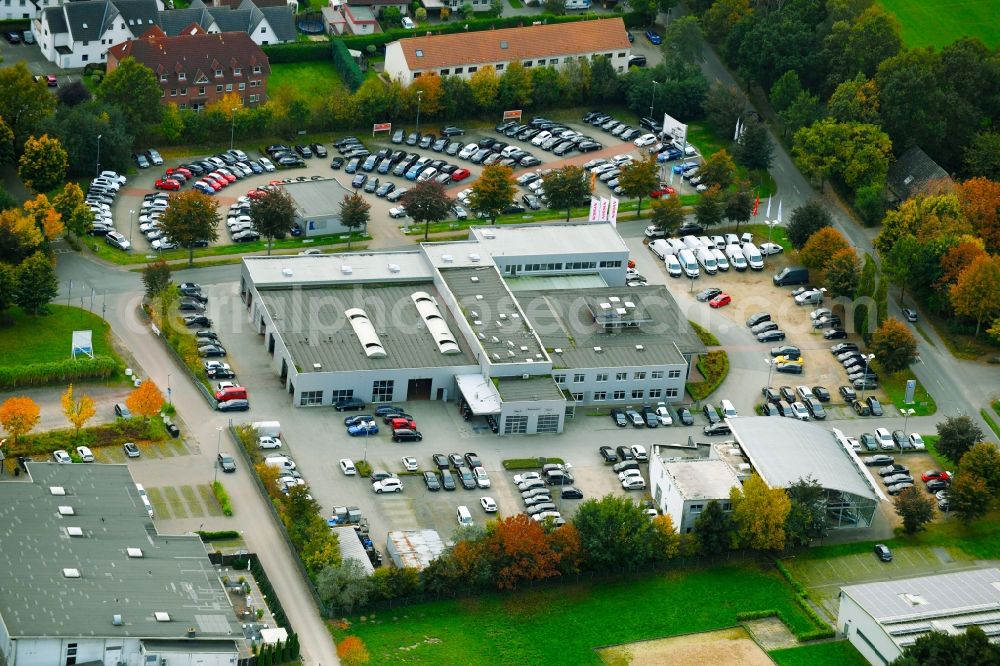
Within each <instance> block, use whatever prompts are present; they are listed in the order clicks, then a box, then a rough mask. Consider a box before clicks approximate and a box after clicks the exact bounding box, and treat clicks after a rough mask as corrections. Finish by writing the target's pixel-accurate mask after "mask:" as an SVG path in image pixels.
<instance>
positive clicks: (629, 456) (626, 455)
mask: <svg viewBox="0 0 1000 666" xmlns="http://www.w3.org/2000/svg"><path fill="white" fill-rule="evenodd" d="M616 451H617V452H618V458H619V459H621V460H622V461H625V460H635V454H634V453H632V449H631V447H628V446H619V447H618V448H617V449H616Z"/></svg>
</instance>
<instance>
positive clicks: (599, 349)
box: [594, 347, 604, 354]
mask: <svg viewBox="0 0 1000 666" xmlns="http://www.w3.org/2000/svg"><path fill="white" fill-rule="evenodd" d="M594 351H595V352H597V353H598V354H600V353H601V352H603V351H604V350H603V349H601V348H600V347H594Z"/></svg>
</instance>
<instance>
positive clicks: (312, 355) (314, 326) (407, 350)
mask: <svg viewBox="0 0 1000 666" xmlns="http://www.w3.org/2000/svg"><path fill="white" fill-rule="evenodd" d="M415 292H426V293H428V294H430V295H431V296H432V297H434V298H435V299H436V300H437V301H438V303H439V306H440V307H439V309H440V312H441V316H442V318H443V319H444V321H445V323H446V324H447V325H448V327H449V328H450V329H451V332H452V334H453V335H454V336H455V340H456V341H457V342H458V347H459V350H460V351H459V353H457V354H442V353H441V351H440V350H439V348H438V345H437V343H436V342H435V340H434V338H433V337H432V336H431V334H430V333H429V332H428V331H427V327H426V325H425V324H424V320H423V319H422V318H421V316H420V313H419V312H418V311H417V308H416V306H415V305H414V304H413V300H412V299H411V295H412V294H414V293H415ZM260 302H261V303H262V304H263V305H264V306H265V307H266V308H267V310H268V312H269V313H270V314H271V317H272V318H273V319H274V321H275V325H276V326H277V328H278V330H279V331H280V333H281V337H282V340H284V342H285V345H286V346H287V347H288V351H289V353H291V355H292V359H293V360H294V361H295V365H296V366H297V368H298V370H299V372H314V371H319V372H338V371H345V370H379V369H394V368H436V367H446V366H462V365H475V364H476V363H475V360H474V357H473V356H472V354H471V353H470V350H469V348H468V345H467V344H466V342H465V339H464V338H462V337H461V336H460V335H459V331H458V326H457V324H456V322H455V320H454V318H453V317H452V316H451V313H450V312H449V310H448V308H446V307H445V306H444V304H443V303H441V298H440V294H439V293H438V292H437V290H436V289H435V288H434V285H433V284H432V283H430V282H422V283H413V284H382V285H371V284H365V285H361V284H353V285H349V286H344V287H322V288H316V289H282V290H275V289H272V290H268V291H261V292H260ZM352 308H360V309H361V310H364V312H365V314H366V315H367V316H368V319H369V320H370V321H371V323H372V325H373V327H374V329H375V333H376V334H377V335H378V338H379V342H381V344H382V347H383V348H384V349H385V353H386V355H385V357H384V358H369V357H368V355H367V354H366V353H365V351H364V348H363V347H362V345H361V342H360V341H359V340H358V337H357V335H355V333H354V329H353V328H352V327H351V325H350V323H349V321H348V319H347V316H346V315H345V314H344V312H345V311H347V310H349V309H352ZM316 363H318V364H320V366H321V367H320V368H319V369H318V370H314V368H313V365H314V364H316Z"/></svg>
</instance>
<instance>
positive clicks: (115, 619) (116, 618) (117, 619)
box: [111, 613, 124, 627]
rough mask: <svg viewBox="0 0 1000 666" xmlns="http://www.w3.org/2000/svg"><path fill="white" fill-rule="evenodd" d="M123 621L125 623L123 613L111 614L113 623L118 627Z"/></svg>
mask: <svg viewBox="0 0 1000 666" xmlns="http://www.w3.org/2000/svg"><path fill="white" fill-rule="evenodd" d="M123 623H124V620H122V616H121V615H118V614H117V613H116V614H114V615H112V616H111V624H113V625H115V626H116V627H120V626H122V624H123Z"/></svg>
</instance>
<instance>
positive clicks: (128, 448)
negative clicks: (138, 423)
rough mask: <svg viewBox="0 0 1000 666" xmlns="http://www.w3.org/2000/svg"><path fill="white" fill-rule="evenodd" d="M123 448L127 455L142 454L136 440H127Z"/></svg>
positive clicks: (132, 456)
mask: <svg viewBox="0 0 1000 666" xmlns="http://www.w3.org/2000/svg"><path fill="white" fill-rule="evenodd" d="M122 449H123V450H124V451H125V455H126V456H127V457H129V458H138V457H139V456H140V455H142V454H141V453H140V452H139V447H138V446H136V444H135V442H125V443H124V444H123V445H122Z"/></svg>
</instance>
